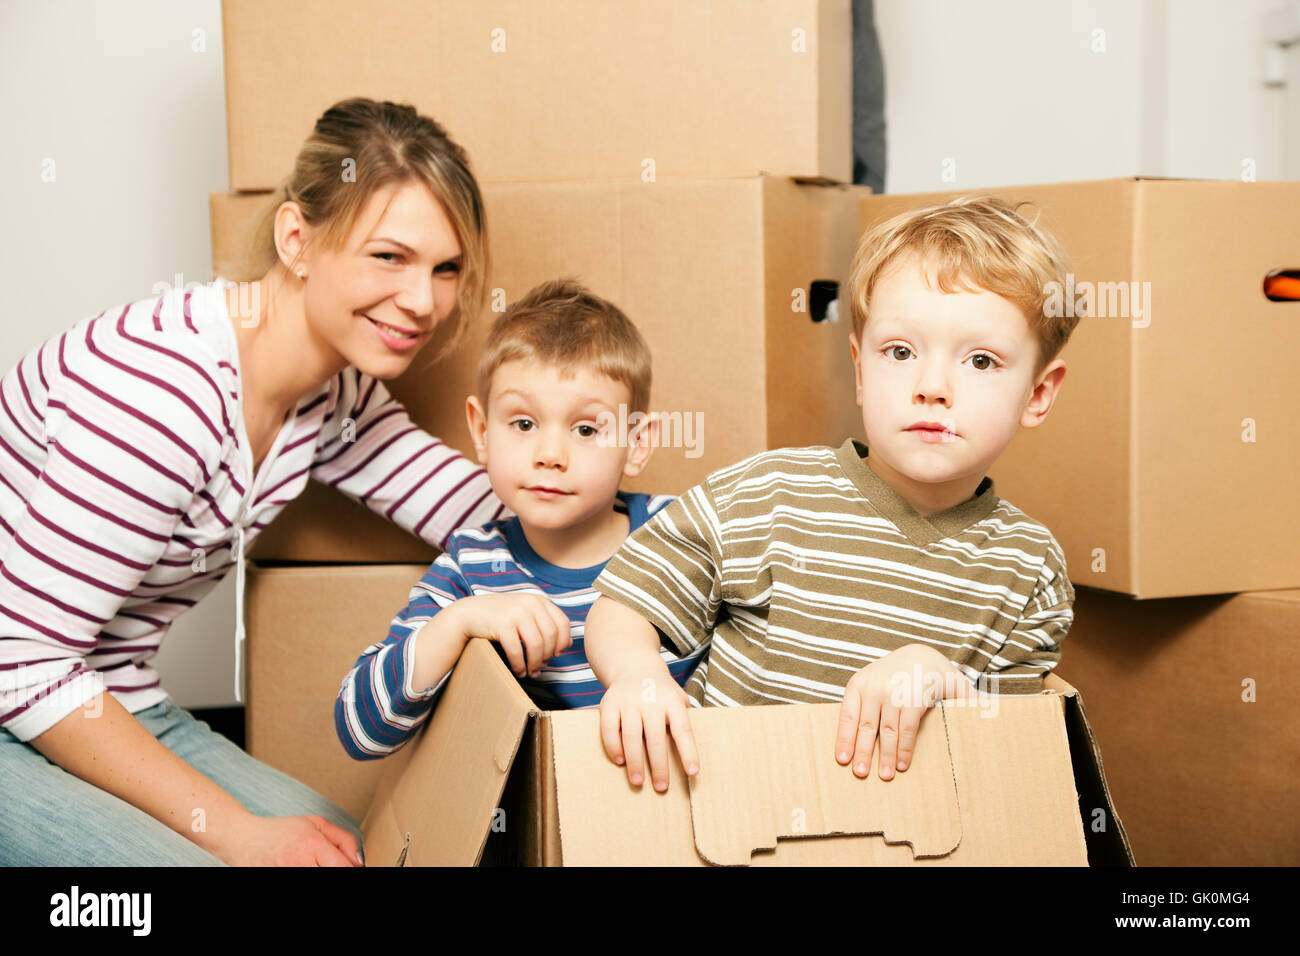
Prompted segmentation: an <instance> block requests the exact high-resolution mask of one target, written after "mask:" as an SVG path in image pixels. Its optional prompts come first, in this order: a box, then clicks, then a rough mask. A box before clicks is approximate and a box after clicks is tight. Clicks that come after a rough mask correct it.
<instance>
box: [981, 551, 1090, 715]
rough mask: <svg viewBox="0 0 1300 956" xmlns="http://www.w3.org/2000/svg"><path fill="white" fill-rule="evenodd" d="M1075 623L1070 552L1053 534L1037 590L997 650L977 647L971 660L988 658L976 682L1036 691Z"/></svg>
mask: <svg viewBox="0 0 1300 956" xmlns="http://www.w3.org/2000/svg"><path fill="white" fill-rule="evenodd" d="M1073 623H1074V586H1073V585H1072V584H1071V583H1070V577H1069V574H1068V573H1067V571H1066V567H1065V554H1064V553H1063V552H1062V551H1061V547H1060V545H1059V544H1057V542H1056V540H1055V539H1054V538H1053V539H1052V541H1051V544H1050V546H1049V547H1048V549H1047V554H1046V557H1045V559H1044V561H1043V565H1042V567H1041V569H1040V570H1039V573H1038V580H1037V581H1036V582H1035V584H1034V593H1033V596H1032V597H1030V599H1029V603H1028V604H1026V605H1025V609H1024V611H1022V612H1021V615H1020V620H1019V621H1017V622H1016V624H1015V626H1014V627H1013V628H1012V629H1011V632H1010V633H1009V634H1008V635H1007V637H1006V640H1004V641H1003V642H1002V646H1001V647H998V648H997V649H996V650H994V651H993V653H989V651H988V650H987V649H986V648H983V647H980V648H978V651H977V654H976V658H977V660H975V661H973V662H972V663H976V664H978V662H984V668H983V671H982V672H981V673H979V674H976V675H974V676H976V677H978V678H979V682H978V684H977V685H976V686H978V687H979V688H980V690H982V691H986V692H988V693H994V694H1037V693H1041V692H1042V689H1043V678H1044V677H1046V676H1047V675H1048V674H1049V673H1050V672H1051V670H1052V668H1054V667H1055V666H1056V665H1057V663H1058V662H1059V661H1060V659H1061V642H1062V641H1063V640H1065V635H1066V634H1068V633H1069V631H1070V627H1071V625H1073Z"/></svg>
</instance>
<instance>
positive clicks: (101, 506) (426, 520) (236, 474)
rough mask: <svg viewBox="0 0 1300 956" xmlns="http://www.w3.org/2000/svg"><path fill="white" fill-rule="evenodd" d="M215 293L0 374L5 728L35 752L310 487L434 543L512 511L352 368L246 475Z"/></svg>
mask: <svg viewBox="0 0 1300 956" xmlns="http://www.w3.org/2000/svg"><path fill="white" fill-rule="evenodd" d="M228 284H229V283H228V282H226V281H225V280H222V279H218V280H217V281H216V282H213V283H210V284H208V285H205V286H201V287H198V288H193V289H191V290H184V289H176V290H171V291H168V292H165V293H164V294H163V295H161V296H158V297H155V298H149V299H142V300H140V301H138V302H134V303H132V304H130V305H127V306H121V307H118V308H114V309H110V310H108V311H106V312H102V313H100V314H99V315H98V316H95V317H94V318H91V319H86V320H84V321H82V322H79V323H78V324H77V325H75V326H74V327H73V328H71V329H70V330H68V331H67V332H65V333H63V334H61V335H58V336H56V337H54V338H52V339H50V340H48V341H46V342H45V343H44V344H43V345H41V346H40V347H39V348H37V349H36V350H35V351H33V352H32V353H30V354H29V355H27V356H26V357H25V358H23V359H22V360H21V361H20V362H19V363H18V364H17V365H16V366H15V367H14V368H13V369H11V370H10V371H9V372H8V374H6V375H5V376H4V378H3V379H0V727H4V728H5V729H6V730H8V731H9V732H10V733H12V734H13V735H14V736H15V737H17V738H18V739H19V740H30V739H31V738H33V737H35V736H37V735H39V734H41V733H43V732H44V731H45V730H47V729H49V728H50V727H51V726H53V725H54V724H56V723H57V722H58V721H60V720H61V719H62V718H63V717H65V716H67V715H68V714H70V713H72V712H73V711H74V710H75V709H77V708H78V707H80V706H83V705H84V704H85V703H86V702H87V701H89V700H90V699H92V698H93V697H95V696H96V695H98V694H99V693H100V692H101V691H103V690H108V691H109V692H111V693H112V694H113V696H114V697H116V698H117V699H118V700H119V701H120V702H121V703H122V705H123V706H124V707H126V709H127V710H128V711H131V712H133V713H134V712H137V711H140V710H143V709H144V708H146V707H150V706H152V705H154V704H156V703H158V702H159V701H161V700H164V699H165V698H166V697H167V693H166V691H164V690H163V689H162V687H161V686H160V685H159V679H158V674H157V672H156V671H154V669H153V668H152V667H150V665H149V660H150V658H152V657H153V655H154V654H155V653H156V651H157V649H158V647H159V645H160V644H161V643H162V639H163V636H164V635H165V634H166V633H167V628H168V626H169V625H170V624H171V622H172V621H173V620H175V619H176V617H177V616H179V615H180V614H182V613H184V612H185V610H186V609H187V608H189V607H191V606H193V605H194V604H195V603H196V602H197V601H198V600H199V598H201V597H202V596H203V595H204V594H206V593H207V592H208V591H209V590H211V589H212V588H213V587H214V586H215V585H216V584H217V582H218V581H220V580H221V579H222V578H223V577H225V575H226V572H227V571H229V570H230V568H231V567H233V566H235V565H237V564H239V563H240V561H241V558H242V553H241V551H240V544H241V542H242V544H243V545H244V546H247V545H248V544H250V543H251V542H252V541H253V539H254V538H255V537H256V536H257V534H258V532H259V531H260V530H261V529H262V528H263V527H265V526H266V525H267V524H268V523H269V522H270V521H271V520H272V519H273V518H274V517H275V516H276V514H277V513H279V511H280V509H281V508H283V507H284V506H285V504H287V503H288V502H289V501H291V500H293V499H294V498H295V497H297V495H298V494H300V493H301V492H302V490H303V489H304V488H305V487H306V485H307V481H308V479H309V478H315V479H316V480H317V481H320V482H323V483H325V484H328V485H332V486H334V487H335V488H337V489H339V490H340V491H343V492H345V493H347V494H348V495H350V496H352V497H353V498H356V499H358V500H359V501H361V502H363V503H364V504H366V505H367V506H368V507H369V508H371V509H372V510H373V511H375V512H378V513H379V514H382V515H384V516H385V517H386V518H389V519H390V520H392V521H394V522H396V523H397V524H398V525H400V526H401V527H403V528H405V529H406V530H408V531H411V532H412V533H414V534H417V535H419V536H420V537H421V538H423V539H424V540H425V541H427V542H429V543H430V544H432V545H435V546H437V547H442V546H443V544H444V542H445V541H446V539H447V537H448V535H450V534H451V532H452V531H454V530H456V529H457V528H460V527H463V526H470V527H476V526H478V525H481V524H483V523H485V522H488V521H494V520H496V519H498V518H500V517H502V515H504V514H508V512H507V511H506V510H505V508H504V506H503V505H501V503H500V502H499V501H498V499H497V498H496V496H495V495H494V494H493V493H492V489H491V486H490V485H489V484H488V479H487V474H486V473H485V472H484V471H483V469H482V468H480V467H479V466H478V465H476V464H474V463H472V462H470V461H469V460H467V459H466V458H464V457H463V456H462V455H461V454H460V453H459V452H457V451H456V450H455V449H452V448H449V447H447V446H446V445H444V444H442V443H441V442H439V441H438V440H437V439H435V438H433V437H431V436H430V435H428V434H427V433H426V432H424V431H423V430H422V429H420V428H418V427H417V426H416V425H414V424H413V423H412V422H411V420H410V418H409V417H408V415H407V413H406V411H405V409H403V408H402V406H401V405H400V404H399V403H398V402H397V401H396V400H395V399H393V398H392V397H391V396H390V395H389V393H388V390H387V389H386V388H385V387H384V386H383V384H382V383H381V382H379V381H377V380H376V379H374V378H371V377H370V376H367V375H363V374H361V373H360V372H359V371H357V370H356V369H355V368H349V369H346V370H345V371H343V372H341V373H340V374H338V375H336V376H335V377H334V378H333V379H331V380H330V381H329V382H328V383H327V384H326V385H324V386H322V388H321V389H320V391H319V392H316V393H315V394H313V395H308V396H307V397H305V398H304V399H302V401H300V402H299V403H298V406H297V408H296V409H295V411H294V412H293V413H292V415H291V416H290V417H289V419H288V420H287V421H286V422H285V424H284V426H283V427H282V428H281V430H280V432H279V434H278V435H277V436H276V439H275V443H274V444H273V445H272V447H271V450H270V452H269V453H268V454H267V456H266V458H265V460H264V461H263V462H262V464H261V466H260V469H259V471H258V473H257V475H256V476H255V477H254V476H253V475H252V474H251V471H252V464H253V463H252V453H251V451H250V450H249V447H248V437H247V435H246V434H245V431H244V417H243V408H242V405H241V401H240V396H241V393H242V390H241V388H240V378H239V350H238V347H237V345H236V340H235V330H234V328H233V325H232V323H231V318H230V314H229V312H228V310H227V307H226V298H225V293H224V289H225V287H226V286H227V285H228Z"/></svg>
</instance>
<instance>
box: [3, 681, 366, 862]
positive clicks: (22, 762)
mask: <svg viewBox="0 0 1300 956" xmlns="http://www.w3.org/2000/svg"><path fill="white" fill-rule="evenodd" d="M135 717H136V719H137V720H139V721H140V723H142V724H144V726H145V728H146V729H148V731H149V732H150V733H152V734H153V735H154V736H155V737H157V738H158V740H159V742H160V743H162V744H163V745H164V746H166V747H167V748H168V749H169V750H171V752H172V753H174V754H176V755H177V756H178V757H180V758H181V759H182V760H184V761H185V762H186V763H188V764H189V765H190V766H191V767H194V768H195V769H197V770H198V771H200V772H201V773H203V774H204V775H205V776H206V777H208V778H209V779H210V780H212V781H213V782H214V783H216V784H217V785H218V786H219V787H221V788H222V789H223V790H225V791H226V792H227V793H229V794H230V795H231V796H232V797H234V798H235V799H236V800H238V801H239V802H240V803H242V804H243V805H244V806H245V807H246V808H247V809H248V810H249V812H250V813H254V814H257V815H258V816H264V817H291V816H301V815H303V814H308V813H314V814H319V815H320V816H322V817H324V818H325V819H326V820H329V821H330V822H331V823H335V824H337V825H338V826H340V827H342V828H343V829H345V830H348V831H350V832H351V833H353V834H355V835H356V838H357V846H360V845H361V830H360V828H359V827H358V826H357V823H356V821H355V820H353V819H352V817H351V816H349V815H348V814H347V813H346V812H344V811H343V810H342V809H340V808H339V807H338V806H336V805H335V804H334V803H332V802H331V801H330V800H327V799H326V798H325V797H323V796H321V795H320V794H319V793H317V792H316V791H315V790H312V789H311V788H310V787H308V786H306V785H305V784H302V783H299V782H298V781H297V780H294V779H293V778H292V777H290V776H288V775H287V774H284V773H281V772H280V771H279V770H276V769H274V768H273V767H268V766H267V765H266V764H264V763H262V762H261V761H258V760H254V759H253V758H252V757H250V756H249V755H248V754H246V753H244V751H242V750H240V749H239V748H238V747H236V746H235V745H234V744H233V743H231V742H230V741H229V740H227V739H226V738H225V737H222V736H221V735H220V734H218V733H216V732H215V731H213V730H212V728H211V727H209V726H208V725H207V724H206V723H204V722H203V721H201V720H196V719H195V718H194V715H193V714H191V713H190V712H189V711H187V710H184V709H183V708H180V707H177V706H176V705H175V704H173V703H172V702H171V701H170V700H164V701H163V702H162V703H159V704H154V705H153V706H152V707H147V708H145V709H144V710H142V711H140V712H139V713H137V714H136V715H135ZM0 865H4V866H222V865H223V863H222V861H221V860H219V859H217V858H216V857H215V856H213V855H212V854H211V853H208V852H207V851H206V850H203V849H200V848H199V847H198V846H197V845H196V844H194V843H191V842H190V841H189V840H187V839H185V837H183V836H181V835H180V834H179V833H177V832H176V831H175V830H172V829H171V828H170V827H168V826H166V825H165V824H162V823H159V822H158V821H157V820H155V819H154V818H153V817H151V816H149V814H147V813H145V812H144V811H142V810H138V809H136V808H135V807H133V806H131V804H129V803H127V802H126V801H124V800H121V799H119V798H117V797H115V796H113V795H112V794H111V793H109V792H108V791H106V790H101V789H99V788H98V787H96V786H94V785H93V784H89V783H86V782H85V781H84V780H82V779H80V778H79V777H75V776H73V775H72V774H70V773H68V772H67V771H66V770H64V769H63V768H61V767H59V766H57V765H56V764H54V763H51V762H50V761H49V760H47V759H46V758H45V756H44V755H43V754H41V752H40V751H38V750H37V749H36V748H35V747H33V746H32V745H31V744H28V743H24V742H23V741H21V740H19V739H18V738H16V737H15V736H14V735H13V734H11V733H9V731H7V730H5V729H4V728H0Z"/></svg>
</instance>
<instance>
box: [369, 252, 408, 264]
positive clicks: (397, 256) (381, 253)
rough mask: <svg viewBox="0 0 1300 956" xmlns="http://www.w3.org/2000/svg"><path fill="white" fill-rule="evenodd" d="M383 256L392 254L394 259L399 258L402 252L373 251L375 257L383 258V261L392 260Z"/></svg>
mask: <svg viewBox="0 0 1300 956" xmlns="http://www.w3.org/2000/svg"><path fill="white" fill-rule="evenodd" d="M384 256H393V257H394V258H396V259H400V258H401V257H402V254H401V253H400V252H376V253H375V258H376V259H383V261H384V262H391V261H392V260H391V259H384Z"/></svg>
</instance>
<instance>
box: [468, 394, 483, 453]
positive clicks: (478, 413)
mask: <svg viewBox="0 0 1300 956" xmlns="http://www.w3.org/2000/svg"><path fill="white" fill-rule="evenodd" d="M465 421H466V422H468V423H469V437H470V440H471V441H473V442H474V451H475V452H476V453H477V454H478V463H479V464H480V465H486V464H487V463H488V461H487V412H485V411H484V410H483V406H482V405H480V404H479V401H478V396H476V395H471V396H469V397H468V398H467V399H465Z"/></svg>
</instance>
